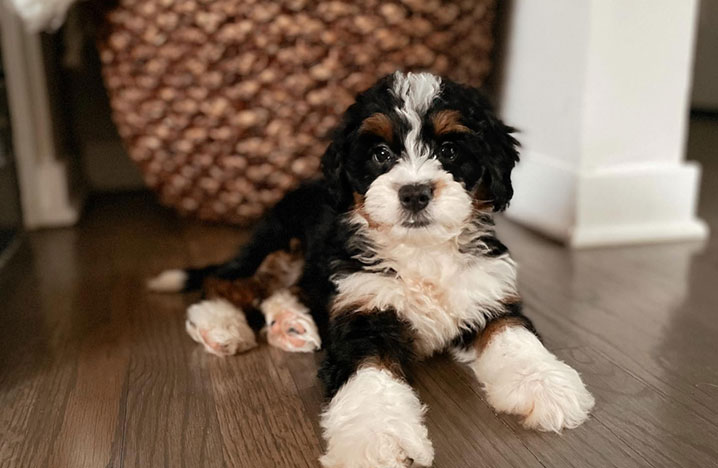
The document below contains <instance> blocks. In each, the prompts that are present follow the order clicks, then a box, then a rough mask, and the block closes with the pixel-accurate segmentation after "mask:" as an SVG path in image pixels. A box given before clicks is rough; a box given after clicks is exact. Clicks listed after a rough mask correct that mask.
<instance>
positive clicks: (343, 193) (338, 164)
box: [322, 124, 351, 210]
mask: <svg viewBox="0 0 718 468" xmlns="http://www.w3.org/2000/svg"><path fill="white" fill-rule="evenodd" d="M346 143H347V135H346V125H345V124H342V125H341V126H340V127H339V128H337V129H336V130H335V132H334V138H333V139H332V142H331V144H330V145H329V147H328V148H327V150H326V151H325V152H324V156H322V174H323V175H324V180H325V182H326V184H327V189H328V190H329V196H330V197H331V201H332V202H333V203H334V206H335V208H337V209H339V210H343V209H344V208H346V207H347V206H348V205H349V204H350V203H351V189H350V187H349V182H348V180H347V176H346V172H345V168H344V158H345V155H346V148H345V146H346Z"/></svg>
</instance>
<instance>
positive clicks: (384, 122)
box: [359, 112, 394, 142]
mask: <svg viewBox="0 0 718 468" xmlns="http://www.w3.org/2000/svg"><path fill="white" fill-rule="evenodd" d="M359 132H360V133H364V132H368V133H373V134H374V135H377V136H380V137H382V138H383V139H384V141H386V142H391V140H392V139H393V137H394V127H393V125H392V123H391V119H390V118H389V117H388V116H387V115H386V114H382V113H380V112H377V113H376V114H372V115H370V116H369V117H367V118H366V119H364V121H363V122H362V124H361V126H360V127H359Z"/></svg>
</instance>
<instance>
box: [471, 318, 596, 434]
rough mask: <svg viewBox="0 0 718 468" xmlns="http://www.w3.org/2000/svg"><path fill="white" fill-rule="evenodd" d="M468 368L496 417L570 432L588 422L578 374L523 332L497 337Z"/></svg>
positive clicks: (588, 403) (588, 400) (587, 400)
mask: <svg viewBox="0 0 718 468" xmlns="http://www.w3.org/2000/svg"><path fill="white" fill-rule="evenodd" d="M472 368H473V369H474V372H475V373H476V376H477V377H478V378H479V381H481V382H482V383H483V386H484V389H485V390H486V397H487V400H488V402H489V404H491V406H493V407H494V409H495V410H496V411H499V412H502V413H511V414H516V415H519V416H521V417H523V421H522V422H523V425H524V427H526V428H529V429H537V430H539V431H554V432H560V431H561V429H564V428H567V429H572V428H574V427H577V426H579V425H580V424H581V423H583V422H584V421H585V420H586V419H588V413H589V411H591V408H593V405H594V399H593V396H591V394H590V393H589V392H588V390H586V386H585V385H584V384H583V381H582V380H581V377H580V376H579V375H578V372H576V371H575V370H574V369H573V368H571V367H570V366H569V365H568V364H566V363H565V362H563V361H560V360H559V359H558V358H557V357H556V356H554V355H553V354H552V353H551V352H549V351H548V350H547V349H546V348H544V346H543V344H542V343H541V341H540V340H539V339H538V338H537V337H536V335H534V334H533V333H531V332H530V331H529V330H527V329H525V328H519V327H513V328H506V329H504V330H503V331H501V332H500V333H496V334H495V335H494V336H493V337H492V339H491V341H490V342H489V343H488V344H487V345H486V347H485V348H484V349H483V350H482V352H481V353H480V355H479V356H478V358H477V359H476V361H475V362H474V363H473V364H472Z"/></svg>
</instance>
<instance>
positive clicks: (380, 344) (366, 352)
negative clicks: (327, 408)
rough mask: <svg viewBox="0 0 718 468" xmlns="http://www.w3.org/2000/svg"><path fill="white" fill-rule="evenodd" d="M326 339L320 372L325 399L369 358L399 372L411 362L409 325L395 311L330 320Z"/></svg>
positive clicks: (373, 312)
mask: <svg viewBox="0 0 718 468" xmlns="http://www.w3.org/2000/svg"><path fill="white" fill-rule="evenodd" d="M328 339H329V342H330V343H331V346H328V347H327V351H326V355H325V357H324V362H323V363H322V366H321V368H320V370H319V377H320V378H321V380H322V382H323V383H324V389H325V392H326V395H327V396H328V397H332V396H334V394H335V393H336V392H337V390H339V388H340V387H341V386H342V385H343V384H344V382H346V381H347V380H348V379H349V377H351V375H352V374H353V373H354V372H355V371H356V369H357V367H358V366H359V365H360V364H361V363H362V362H363V361H365V360H366V359H368V358H375V359H378V360H379V362H381V363H382V364H383V365H387V366H390V367H396V368H398V369H402V370H405V369H406V368H407V366H408V365H409V364H410V363H411V362H412V361H413V360H414V352H413V350H412V342H413V339H412V334H411V329H410V325H409V324H408V323H407V322H405V321H404V320H401V319H400V318H399V317H398V316H397V315H396V311H394V310H383V311H378V310H377V311H371V312H369V313H351V312H348V313H341V314H339V315H338V316H336V317H334V319H333V320H332V326H331V327H330V329H329V336H328Z"/></svg>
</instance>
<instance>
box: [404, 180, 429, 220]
mask: <svg viewBox="0 0 718 468" xmlns="http://www.w3.org/2000/svg"><path fill="white" fill-rule="evenodd" d="M433 195H434V190H433V188H432V187H431V185H429V184H409V185H404V186H402V187H401V188H400V189H399V201H400V202H401V206H403V207H404V209H406V210H408V211H410V212H412V213H418V212H420V211H421V210H423V209H424V208H426V206H427V205H428V204H429V202H430V201H431V198H432V197H433Z"/></svg>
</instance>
